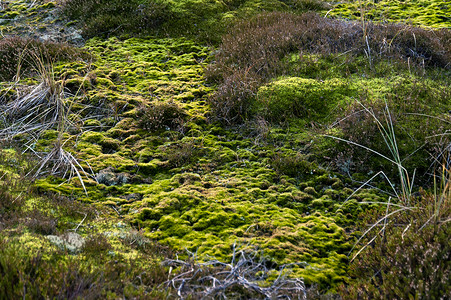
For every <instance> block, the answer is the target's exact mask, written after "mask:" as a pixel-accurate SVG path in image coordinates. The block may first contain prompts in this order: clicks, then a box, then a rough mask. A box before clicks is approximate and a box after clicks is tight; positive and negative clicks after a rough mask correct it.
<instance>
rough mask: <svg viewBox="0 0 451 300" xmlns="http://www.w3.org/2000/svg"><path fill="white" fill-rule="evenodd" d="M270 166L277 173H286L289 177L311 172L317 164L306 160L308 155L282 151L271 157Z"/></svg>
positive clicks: (301, 175)
mask: <svg viewBox="0 0 451 300" xmlns="http://www.w3.org/2000/svg"><path fill="white" fill-rule="evenodd" d="M271 167H273V169H274V170H275V171H276V172H277V174H278V175H288V176H290V177H303V176H306V175H309V174H311V172H312V170H314V169H316V168H318V166H317V165H316V164H314V163H312V162H309V161H308V157H306V156H305V155H302V154H300V153H298V152H296V153H283V152H278V153H276V154H274V155H273V157H272V159H271Z"/></svg>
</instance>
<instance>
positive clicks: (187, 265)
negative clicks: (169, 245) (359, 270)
mask: <svg viewBox="0 0 451 300" xmlns="http://www.w3.org/2000/svg"><path fill="white" fill-rule="evenodd" d="M191 256H192V259H191V260H188V261H184V260H179V259H175V260H174V259H173V260H166V261H164V265H166V266H170V267H171V268H177V269H178V270H179V271H178V274H177V275H175V276H174V277H173V278H172V279H170V280H168V281H167V282H166V283H165V285H166V286H167V287H172V288H173V289H174V290H175V291H176V292H177V295H178V296H179V297H180V298H181V299H186V298H188V297H194V298H199V299H228V298H229V297H232V298H233V297H240V298H242V297H246V298H249V299H306V288H305V285H304V282H303V281H302V280H301V279H299V278H293V279H292V278H288V276H287V275H288V272H287V270H289V267H290V265H282V266H280V268H279V270H275V269H273V268H270V267H269V266H270V265H271V263H270V262H269V261H266V260H265V258H264V257H263V255H262V253H260V252H259V251H256V250H254V251H252V252H248V251H245V250H238V249H237V247H236V244H235V245H234V247H233V255H232V259H231V262H230V263H225V262H221V261H218V260H216V259H213V260H210V261H207V262H197V261H196V256H195V254H192V253H191ZM275 275H277V276H275ZM273 277H275V279H272V278H273Z"/></svg>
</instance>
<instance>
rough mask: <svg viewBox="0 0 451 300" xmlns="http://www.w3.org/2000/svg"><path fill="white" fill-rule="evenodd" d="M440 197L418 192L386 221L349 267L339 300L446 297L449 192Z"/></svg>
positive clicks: (450, 257) (450, 229)
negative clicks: (409, 207)
mask: <svg viewBox="0 0 451 300" xmlns="http://www.w3.org/2000/svg"><path fill="white" fill-rule="evenodd" d="M448 184H449V183H448ZM441 196H444V197H445V198H442V199H440V197H441ZM441 196H434V195H431V194H427V193H422V195H421V196H420V197H419V198H418V199H417V201H416V203H415V204H414V205H413V206H412V208H411V209H409V210H407V211H404V212H400V213H397V214H394V216H393V217H391V218H389V220H388V223H387V224H388V225H387V227H385V230H380V228H377V231H379V235H377V234H376V232H375V233H374V234H375V235H376V238H375V239H374V241H373V242H371V243H370V245H369V246H368V247H366V249H364V250H363V252H362V253H361V254H360V255H359V256H357V258H356V259H355V260H354V261H353V262H352V263H351V265H350V271H349V273H350V276H351V280H350V282H349V284H348V285H347V286H342V287H341V288H340V289H339V293H340V294H341V296H342V297H343V299H395V298H402V299H444V298H446V296H447V295H449V294H450V293H451V288H450V285H449V276H450V270H451V263H450V262H451V247H450V243H449V236H450V234H451V226H450V224H449V222H448V218H449V215H450V213H451V209H450V205H449V201H450V194H449V190H448V191H447V192H445V193H444V194H442V195H441ZM440 200H442V201H441V202H440ZM439 202H440V203H441V205H439V206H437V204H438V203H439ZM375 219H377V218H376V216H374V215H373V216H372V220H370V221H373V222H374V220H375ZM372 238H373V236H372V235H369V236H368V239H366V240H365V242H364V243H367V242H369V240H370V239H372Z"/></svg>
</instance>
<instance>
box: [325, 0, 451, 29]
mask: <svg viewBox="0 0 451 300" xmlns="http://www.w3.org/2000/svg"><path fill="white" fill-rule="evenodd" d="M328 15H330V16H335V17H340V18H347V19H351V20H361V19H362V18H363V19H364V20H368V21H377V22H387V21H388V22H396V23H409V24H412V25H417V26H427V27H434V28H449V27H450V26H451V18H450V15H451V7H450V6H449V4H447V3H445V2H441V1H433V0H419V1H417V0H415V1H413V0H409V1H343V2H340V3H339V4H336V5H334V7H333V9H332V10H331V11H330V12H329V13H328Z"/></svg>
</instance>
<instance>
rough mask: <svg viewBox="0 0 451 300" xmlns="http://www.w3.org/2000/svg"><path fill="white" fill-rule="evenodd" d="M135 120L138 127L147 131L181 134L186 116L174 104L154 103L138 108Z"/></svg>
mask: <svg viewBox="0 0 451 300" xmlns="http://www.w3.org/2000/svg"><path fill="white" fill-rule="evenodd" d="M137 118H138V126H139V127H141V128H143V129H146V130H149V131H156V130H162V129H164V130H176V131H180V132H182V131H183V124H184V122H185V120H186V118H187V115H186V113H185V112H184V111H183V109H182V108H180V107H179V106H178V105H177V104H176V103H175V102H154V103H151V104H150V105H149V106H141V107H140V108H138V113H137Z"/></svg>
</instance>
